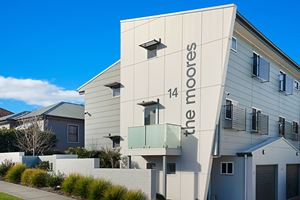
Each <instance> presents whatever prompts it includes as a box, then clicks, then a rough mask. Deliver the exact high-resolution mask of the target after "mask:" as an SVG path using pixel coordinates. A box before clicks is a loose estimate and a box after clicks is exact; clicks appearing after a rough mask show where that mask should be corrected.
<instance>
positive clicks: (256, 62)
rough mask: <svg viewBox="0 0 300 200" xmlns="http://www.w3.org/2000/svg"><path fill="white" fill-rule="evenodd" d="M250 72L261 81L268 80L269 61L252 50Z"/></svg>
mask: <svg viewBox="0 0 300 200" xmlns="http://www.w3.org/2000/svg"><path fill="white" fill-rule="evenodd" d="M252 74H253V76H254V77H256V78H258V79H259V80H260V81H261V82H268V81H269V80H270V63H269V62H268V61H267V60H265V59H264V58H262V57H261V56H260V55H259V54H257V53H255V52H253V65H252Z"/></svg>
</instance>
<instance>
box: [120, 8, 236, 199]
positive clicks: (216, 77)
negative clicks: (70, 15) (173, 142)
mask: <svg viewBox="0 0 300 200" xmlns="http://www.w3.org/2000/svg"><path fill="white" fill-rule="evenodd" d="M235 13H236V8H235V6H233V5H228V6H224V7H217V8H209V9H202V10H195V11H190V12H183V13H175V14H169V15H160V16H154V17H148V18H141V19H135V20H128V21H126V20H125V21H122V22H121V83H122V85H123V86H124V87H123V88H122V89H121V131H120V132H121V137H122V138H123V139H124V140H123V141H121V146H122V150H123V151H124V152H126V149H127V148H128V141H127V134H128V127H134V126H142V125H144V117H143V116H144V109H143V107H142V106H140V105H137V104H138V103H140V102H142V101H156V100H157V99H159V100H160V104H161V107H162V109H160V111H159V114H160V116H159V119H160V122H159V123H160V124H163V123H172V124H177V125H181V126H182V127H187V126H188V125H189V128H188V129H186V130H187V131H189V133H193V134H189V135H188V136H187V137H182V155H181V156H180V157H179V161H178V166H177V167H178V168H179V170H178V172H177V173H178V174H176V176H175V177H172V178H171V179H172V185H171V184H169V185H170V187H169V186H168V190H169V192H168V194H169V195H171V196H170V197H172V199H187V200H188V199H196V198H198V199H201V200H202V199H205V197H206V194H207V189H208V182H209V181H208V180H209V176H210V169H211V162H212V156H211V151H212V146H213V138H214V133H215V126H216V124H217V121H218V119H219V113H220V108H221V103H222V102H221V101H222V95H223V89H224V81H225V75H226V70H227V63H228V57H229V49H230V48H229V47H230V46H229V45H230V42H231V37H232V32H233V25H234V20H235ZM153 39H156V40H158V39H161V43H162V44H161V45H160V46H159V47H158V49H157V51H156V52H154V53H155V54H156V55H154V56H149V54H150V53H149V52H147V50H146V49H144V48H142V47H140V46H139V45H140V44H142V43H145V42H148V41H150V40H153ZM151 53H153V52H151ZM152 55H153V54H152ZM170 89H171V90H174V89H177V91H178V95H177V97H175V96H171V97H170V95H169V92H168V91H169V90H170ZM188 95H192V96H193V97H191V98H190V99H189V100H190V101H191V99H193V100H194V101H193V100H192V101H193V103H191V102H190V101H189V100H187V97H188ZM189 112H194V113H195V116H194V118H193V120H194V121H193V122H192V123H190V124H187V122H188V121H189V119H187V115H188V113H189ZM191 126H192V127H193V128H191ZM142 159H143V158H141V159H140V158H136V157H133V158H132V160H133V161H135V162H137V163H139V165H140V166H142V167H143V168H144V167H145V164H144V163H145V161H142ZM181 172H184V173H185V175H187V174H189V175H190V176H191V177H195V178H194V179H193V181H191V182H185V183H182V181H181V179H180V176H181V174H180V173H181ZM189 175H187V176H189ZM183 185H184V186H183ZM195 185H196V186H197V187H196V189H195V193H193V194H192V195H191V196H188V195H190V194H188V195H186V194H187V193H186V191H187V190H186V188H194V187H195ZM181 195H182V196H181ZM185 196H188V197H187V198H185ZM168 198H169V196H168Z"/></svg>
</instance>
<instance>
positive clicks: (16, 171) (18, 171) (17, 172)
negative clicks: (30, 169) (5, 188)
mask: <svg viewBox="0 0 300 200" xmlns="http://www.w3.org/2000/svg"><path fill="white" fill-rule="evenodd" d="M25 169H26V166H25V165H23V164H16V165H14V166H13V167H11V168H10V169H9V170H8V171H7V173H6V176H5V178H6V179H7V180H8V181H10V182H13V183H19V182H20V180H21V175H22V173H23V172H24V171H25Z"/></svg>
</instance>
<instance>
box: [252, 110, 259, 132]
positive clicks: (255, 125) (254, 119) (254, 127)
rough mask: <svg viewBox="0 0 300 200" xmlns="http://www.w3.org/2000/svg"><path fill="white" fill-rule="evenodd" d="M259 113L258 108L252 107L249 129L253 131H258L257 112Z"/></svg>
mask: <svg viewBox="0 0 300 200" xmlns="http://www.w3.org/2000/svg"><path fill="white" fill-rule="evenodd" d="M259 113H261V111H260V110H258V109H256V108H252V116H251V117H252V121H251V129H252V131H253V132H257V131H258V114H259Z"/></svg>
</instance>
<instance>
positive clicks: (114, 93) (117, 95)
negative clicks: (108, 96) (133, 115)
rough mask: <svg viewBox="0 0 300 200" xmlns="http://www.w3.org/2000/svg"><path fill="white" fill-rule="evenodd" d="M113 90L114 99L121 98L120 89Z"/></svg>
mask: <svg viewBox="0 0 300 200" xmlns="http://www.w3.org/2000/svg"><path fill="white" fill-rule="evenodd" d="M111 89H112V95H113V97H119V96H120V90H121V89H120V88H119V87H116V88H111Z"/></svg>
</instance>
